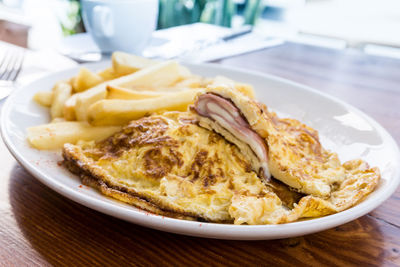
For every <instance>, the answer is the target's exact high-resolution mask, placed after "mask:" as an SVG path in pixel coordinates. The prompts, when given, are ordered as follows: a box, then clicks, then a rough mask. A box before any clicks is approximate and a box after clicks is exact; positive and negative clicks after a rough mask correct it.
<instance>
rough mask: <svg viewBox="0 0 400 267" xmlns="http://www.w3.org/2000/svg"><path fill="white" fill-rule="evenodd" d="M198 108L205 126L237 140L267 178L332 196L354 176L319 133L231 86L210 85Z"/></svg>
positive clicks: (312, 193)
mask: <svg viewBox="0 0 400 267" xmlns="http://www.w3.org/2000/svg"><path fill="white" fill-rule="evenodd" d="M193 110H194V111H195V112H196V114H197V115H198V119H199V121H200V125H201V126H203V127H205V128H208V129H210V130H214V131H216V132H218V133H219V134H221V135H222V136H224V137H225V138H226V139H227V140H228V141H230V142H232V143H234V144H236V145H237V146H238V147H239V148H240V150H241V152H242V153H243V155H244V156H245V157H246V158H248V160H249V161H250V162H251V163H252V168H253V170H254V171H256V172H257V173H258V174H259V175H260V177H262V178H263V179H264V180H265V181H268V180H269V179H270V178H271V176H272V177H274V178H275V179H278V180H280V181H281V182H283V183H285V184H287V185H288V186H290V187H291V188H293V189H295V190H297V191H299V192H301V193H304V194H310V195H314V196H320V197H329V196H330V195H331V193H332V192H333V191H335V190H336V189H337V188H338V187H340V184H342V183H343V181H344V180H345V179H347V177H348V175H347V173H346V168H345V167H344V166H343V165H342V164H341V163H340V161H339V159H338V156H337V154H336V153H332V152H330V151H327V150H325V149H324V148H323V147H322V146H321V143H320V141H319V137H318V132H317V131H315V130H314V129H312V128H311V127H308V126H306V125H305V124H302V123H300V122H299V121H297V120H294V119H280V118H278V117H277V116H276V114H275V113H273V112H270V111H269V110H268V109H267V107H266V106H265V105H262V104H260V103H258V102H256V101H254V100H252V99H250V98H248V97H246V96H245V95H243V94H241V93H238V92H237V91H235V90H232V89H231V88H228V87H223V86H219V87H210V88H208V90H207V91H205V92H203V93H200V94H199V95H198V96H197V97H196V100H195V105H194V107H193Z"/></svg>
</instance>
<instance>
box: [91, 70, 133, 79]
mask: <svg viewBox="0 0 400 267" xmlns="http://www.w3.org/2000/svg"><path fill="white" fill-rule="evenodd" d="M128 74H130V73H128ZM97 75H99V76H100V77H101V78H103V80H104V81H109V80H113V79H116V78H119V77H121V76H124V75H125V74H117V73H116V72H115V71H114V69H113V68H112V67H110V68H107V69H104V70H102V71H99V72H98V73H97Z"/></svg>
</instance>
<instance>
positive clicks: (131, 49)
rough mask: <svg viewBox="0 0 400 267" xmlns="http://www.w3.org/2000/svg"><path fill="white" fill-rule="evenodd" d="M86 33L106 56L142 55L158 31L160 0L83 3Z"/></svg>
mask: <svg viewBox="0 0 400 267" xmlns="http://www.w3.org/2000/svg"><path fill="white" fill-rule="evenodd" d="M81 3H82V18H83V22H84V24H85V27H86V30H87V31H88V32H90V34H91V35H92V37H93V39H94V41H95V42H96V44H97V45H98V46H99V48H100V50H101V51H102V52H103V53H111V52H113V51H124V52H128V53H133V54H140V53H141V52H142V50H143V49H144V47H145V46H146V44H147V43H148V41H149V40H150V38H151V34H152V32H153V31H154V30H155V28H156V24H157V16H158V0H82V1H81Z"/></svg>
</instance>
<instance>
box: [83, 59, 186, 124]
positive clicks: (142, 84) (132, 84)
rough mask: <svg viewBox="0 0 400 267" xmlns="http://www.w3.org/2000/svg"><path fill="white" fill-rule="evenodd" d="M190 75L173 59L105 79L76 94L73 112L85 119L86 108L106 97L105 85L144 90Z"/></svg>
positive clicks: (163, 85) (168, 83)
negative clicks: (112, 78)
mask: <svg viewBox="0 0 400 267" xmlns="http://www.w3.org/2000/svg"><path fill="white" fill-rule="evenodd" d="M188 75H190V72H189V71H188V70H187V69H183V68H182V67H181V66H180V65H179V64H178V63H177V62H175V61H165V62H162V63H159V64H156V65H153V66H151V67H148V68H145V69H142V70H140V71H137V72H135V73H132V74H129V75H126V76H122V77H120V78H117V79H114V80H111V81H106V82H104V83H101V84H99V85H97V86H95V87H93V88H91V89H89V90H86V91H84V92H82V93H78V94H76V95H77V97H76V105H75V113H76V118H77V120H79V121H84V120H87V110H88V108H89V107H90V105H92V104H93V103H95V102H97V101H99V100H102V99H104V98H105V97H106V88H107V85H115V86H120V87H124V88H128V89H129V88H131V89H137V90H140V89H142V90H144V89H149V88H152V89H154V88H157V87H166V86H169V85H171V84H174V83H176V82H177V81H180V80H182V79H184V78H185V77H187V76H188Z"/></svg>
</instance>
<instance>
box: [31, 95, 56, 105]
mask: <svg viewBox="0 0 400 267" xmlns="http://www.w3.org/2000/svg"><path fill="white" fill-rule="evenodd" d="M33 100H35V101H36V103H38V104H39V105H41V106H44V107H47V108H48V107H50V106H51V103H52V102H53V91H43V92H37V93H36V94H35V95H34V96H33Z"/></svg>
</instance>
